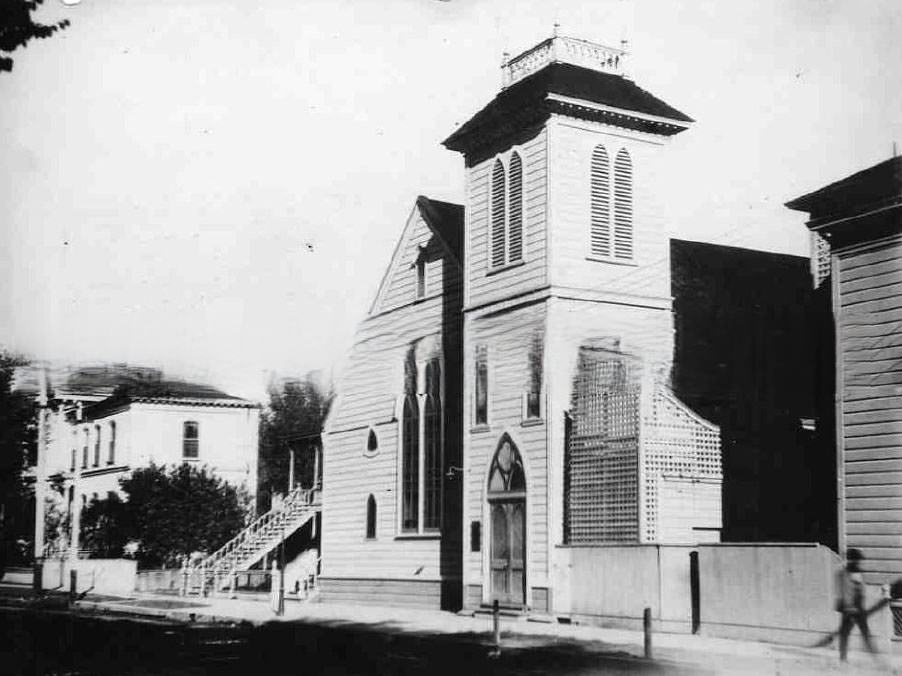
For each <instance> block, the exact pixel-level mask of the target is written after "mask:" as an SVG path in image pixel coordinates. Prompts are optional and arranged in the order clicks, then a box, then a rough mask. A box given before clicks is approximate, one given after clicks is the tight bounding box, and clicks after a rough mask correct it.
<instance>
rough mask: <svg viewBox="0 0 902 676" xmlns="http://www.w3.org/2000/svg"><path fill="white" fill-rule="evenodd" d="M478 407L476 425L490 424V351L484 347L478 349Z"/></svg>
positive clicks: (476, 409) (476, 407) (476, 389)
mask: <svg viewBox="0 0 902 676" xmlns="http://www.w3.org/2000/svg"><path fill="white" fill-rule="evenodd" d="M475 375H476V387H475V393H476V406H475V423H476V424H477V425H486V424H488V422H489V397H488V389H489V363H488V350H487V349H486V347H485V346H484V345H482V346H479V347H477V348H476V374H475Z"/></svg>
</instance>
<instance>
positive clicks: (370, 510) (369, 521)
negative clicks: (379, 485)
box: [366, 495, 376, 540]
mask: <svg viewBox="0 0 902 676" xmlns="http://www.w3.org/2000/svg"><path fill="white" fill-rule="evenodd" d="M366 539H367V540H375V539H376V498H374V497H373V496H372V495H370V497H368V498H367V499H366Z"/></svg>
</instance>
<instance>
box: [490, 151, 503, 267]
mask: <svg viewBox="0 0 902 676" xmlns="http://www.w3.org/2000/svg"><path fill="white" fill-rule="evenodd" d="M504 183H505V181H504V165H503V164H501V160H496V161H495V167H494V169H492V267H493V268H494V267H497V266H500V265H504V245H505V237H504V192H505V191H504Z"/></svg>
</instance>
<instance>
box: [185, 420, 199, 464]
mask: <svg viewBox="0 0 902 676" xmlns="http://www.w3.org/2000/svg"><path fill="white" fill-rule="evenodd" d="M199 456H200V425H199V424H198V423H196V422H194V421H193V420H188V421H186V422H185V423H184V424H183V425H182V457H183V458H184V459H186V460H196V459H197V458H198V457H199Z"/></svg>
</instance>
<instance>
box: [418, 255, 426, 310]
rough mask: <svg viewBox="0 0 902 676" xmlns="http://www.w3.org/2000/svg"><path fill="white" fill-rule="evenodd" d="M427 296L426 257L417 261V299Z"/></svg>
mask: <svg viewBox="0 0 902 676" xmlns="http://www.w3.org/2000/svg"><path fill="white" fill-rule="evenodd" d="M425 297H426V259H425V258H422V257H421V258H420V260H418V261H417V299H418V300H419V299H420V298H425Z"/></svg>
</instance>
